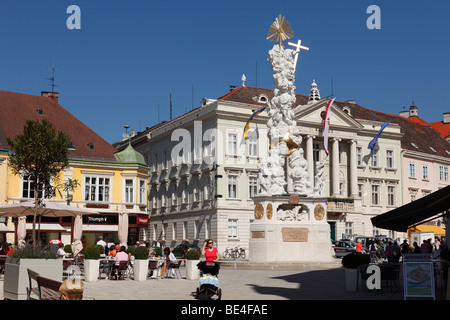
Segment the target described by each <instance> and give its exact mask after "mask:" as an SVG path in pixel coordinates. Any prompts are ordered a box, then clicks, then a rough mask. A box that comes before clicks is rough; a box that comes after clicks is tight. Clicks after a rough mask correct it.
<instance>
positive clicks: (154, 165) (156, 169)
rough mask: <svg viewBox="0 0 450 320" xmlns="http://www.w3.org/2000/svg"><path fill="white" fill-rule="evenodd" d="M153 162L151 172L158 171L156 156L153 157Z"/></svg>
mask: <svg viewBox="0 0 450 320" xmlns="http://www.w3.org/2000/svg"><path fill="white" fill-rule="evenodd" d="M154 159H155V162H154V163H153V171H155V172H156V171H158V155H157V154H155V155H154Z"/></svg>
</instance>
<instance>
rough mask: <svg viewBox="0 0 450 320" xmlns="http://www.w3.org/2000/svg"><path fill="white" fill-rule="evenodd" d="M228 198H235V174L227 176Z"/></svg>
mask: <svg viewBox="0 0 450 320" xmlns="http://www.w3.org/2000/svg"><path fill="white" fill-rule="evenodd" d="M228 198H232V199H236V198H237V176H228Z"/></svg>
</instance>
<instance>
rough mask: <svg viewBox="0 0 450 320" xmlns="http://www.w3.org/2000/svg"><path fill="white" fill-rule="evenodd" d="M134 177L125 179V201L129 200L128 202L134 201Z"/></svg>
mask: <svg viewBox="0 0 450 320" xmlns="http://www.w3.org/2000/svg"><path fill="white" fill-rule="evenodd" d="M133 188H134V187H133V179H125V201H124V202H128V203H132V202H134V201H133V200H134V197H133V193H134V192H133V191H134V190H133Z"/></svg>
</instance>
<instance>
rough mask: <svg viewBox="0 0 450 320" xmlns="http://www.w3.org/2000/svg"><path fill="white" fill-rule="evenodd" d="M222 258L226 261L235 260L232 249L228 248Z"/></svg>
mask: <svg viewBox="0 0 450 320" xmlns="http://www.w3.org/2000/svg"><path fill="white" fill-rule="evenodd" d="M222 256H223V258H224V259H230V258H232V259H235V256H234V251H233V250H231V249H230V248H227V249H226V250H225V251H224V252H223V253H222Z"/></svg>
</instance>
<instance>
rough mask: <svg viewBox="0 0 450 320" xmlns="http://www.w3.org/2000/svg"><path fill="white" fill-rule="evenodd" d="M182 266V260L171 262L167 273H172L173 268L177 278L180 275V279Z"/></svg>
mask: <svg viewBox="0 0 450 320" xmlns="http://www.w3.org/2000/svg"><path fill="white" fill-rule="evenodd" d="M180 266H181V260H178V261H177V262H170V263H169V267H168V268H167V271H166V273H167V274H168V275H170V273H171V272H172V270H173V274H174V275H175V278H177V277H179V279H181V272H180ZM177 272H178V274H177Z"/></svg>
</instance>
